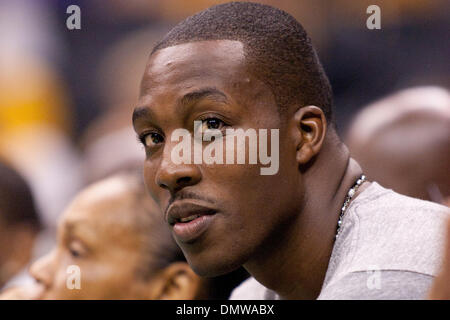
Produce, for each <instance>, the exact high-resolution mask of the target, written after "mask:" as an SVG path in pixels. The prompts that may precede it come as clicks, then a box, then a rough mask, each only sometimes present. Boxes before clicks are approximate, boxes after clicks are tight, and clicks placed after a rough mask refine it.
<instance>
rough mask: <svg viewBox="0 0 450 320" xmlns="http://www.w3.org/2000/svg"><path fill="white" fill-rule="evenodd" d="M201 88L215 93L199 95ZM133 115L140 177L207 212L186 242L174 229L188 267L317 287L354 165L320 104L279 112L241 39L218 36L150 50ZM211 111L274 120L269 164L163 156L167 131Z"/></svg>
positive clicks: (239, 121) (298, 291)
mask: <svg viewBox="0 0 450 320" xmlns="http://www.w3.org/2000/svg"><path fill="white" fill-rule="evenodd" d="M207 88H214V89H215V90H214V91H215V92H216V93H217V91H219V92H220V94H214V95H211V94H210V95H207V96H205V95H202V94H198V92H205V91H208V90H205V89H207ZM209 91H211V90H209ZM193 92H197V94H194V95H192V93H193ZM185 95H188V96H190V99H183V97H185ZM193 96H194V97H193ZM186 100H188V101H189V102H190V103H189V105H187V106H186V105H183V104H182V102H183V101H186ZM133 118H134V128H135V131H136V132H137V134H138V135H139V136H140V137H141V138H142V140H143V142H144V145H145V149H146V161H145V164H144V176H145V180H146V185H147V187H148V189H149V191H150V193H151V194H152V196H153V197H154V198H155V199H156V201H157V202H158V204H159V206H160V208H161V210H162V211H163V212H165V211H166V209H167V207H168V205H169V204H170V203H174V204H175V203H176V204H179V205H185V204H188V203H196V204H200V205H204V206H208V207H209V208H212V209H214V210H215V212H216V213H215V215H214V217H213V220H212V222H211V224H210V225H209V227H208V229H207V230H206V231H205V232H204V233H203V234H202V235H201V236H200V237H199V238H197V239H196V240H195V241H191V242H188V243H186V242H183V241H181V240H180V239H178V237H176V235H175V240H176V241H177V243H178V245H179V246H180V247H181V249H182V250H183V252H184V254H185V256H186V258H187V260H188V262H189V264H190V265H191V267H192V268H193V269H194V271H196V272H197V273H198V274H200V275H207V276H215V275H218V274H222V273H225V272H229V271H232V270H234V269H236V268H237V267H239V266H241V265H243V266H244V267H245V268H246V269H247V271H249V273H250V274H251V275H252V276H254V277H255V278H256V279H257V280H258V281H259V282H261V283H262V284H263V285H264V286H266V287H268V288H270V289H272V290H274V291H276V292H277V293H278V294H279V295H280V296H281V297H282V298H285V299H300V298H306V299H314V298H316V297H317V296H318V294H319V293H320V289H321V285H322V283H323V280H324V276H325V272H326V269H327V266H328V261H329V258H330V255H331V251H332V247H333V244H334V236H335V232H336V225H337V220H338V215H339V212H340V208H341V206H342V203H343V201H344V199H345V195H346V193H347V191H348V189H349V188H350V187H351V186H352V185H353V183H354V182H355V181H356V180H357V178H358V177H359V176H360V174H361V173H362V171H361V169H360V167H359V165H358V164H357V163H356V162H355V161H354V160H352V159H351V158H350V156H349V153H348V150H347V148H346V147H345V145H343V144H342V142H340V140H339V139H338V137H337V135H336V133H335V131H334V130H333V129H332V128H331V126H330V127H328V126H327V123H326V120H325V116H324V114H323V112H322V110H321V109H320V108H318V107H317V106H305V107H301V106H299V105H292V106H290V107H289V108H288V110H287V111H286V113H285V114H284V115H280V113H279V112H278V107H277V105H276V103H275V99H274V97H273V95H272V93H271V91H270V89H269V87H268V86H267V85H265V84H264V83H263V82H261V81H260V80H258V79H256V78H254V77H253V76H252V75H251V73H250V72H249V71H248V70H247V68H246V64H245V54H244V47H243V44H242V43H241V42H239V41H230V40H217V41H199V42H193V43H185V44H180V45H177V46H173V47H168V48H165V49H162V50H159V51H157V52H156V53H155V54H153V55H152V56H151V57H150V59H149V62H148V64H147V67H146V70H145V74H144V77H143V81H142V86H141V95H140V101H139V105H138V107H137V108H136V109H135V113H134V117H133ZM211 118H216V119H220V120H222V121H223V123H221V124H220V128H221V129H223V128H234V129H237V128H242V129H244V130H245V129H248V128H254V129H259V128H264V129H271V128H278V129H279V130H280V131H279V135H280V139H279V140H280V144H279V147H280V148H279V151H280V166H279V168H280V169H279V171H278V173H277V174H275V175H270V176H263V175H260V170H259V168H260V165H250V164H240V165H237V164H234V165H232V164H228V165H223V164H212V165H206V164H204V163H203V164H180V165H175V164H174V163H172V161H171V158H170V154H171V150H172V149H173V147H174V146H175V144H176V142H172V141H170V136H171V133H172V132H173V131H174V130H175V129H177V128H185V129H188V130H190V131H191V132H192V130H193V121H194V120H203V121H204V126H206V127H209V125H210V124H211V122H210V121H211V120H208V119H211ZM214 121H217V120H214ZM215 123H217V122H215ZM161 138H162V139H161ZM247 163H248V162H247ZM367 185H368V183H365V184H363V186H361V188H360V189H359V191H358V194H359V192H361V191H362V190H364V188H366V187H367ZM356 196H357V195H356ZM356 196H355V197H356ZM174 200H175V202H173V201H174ZM166 218H167V217H166ZM170 228H173V227H172V226H170ZM274 270H276V271H277V272H274Z"/></svg>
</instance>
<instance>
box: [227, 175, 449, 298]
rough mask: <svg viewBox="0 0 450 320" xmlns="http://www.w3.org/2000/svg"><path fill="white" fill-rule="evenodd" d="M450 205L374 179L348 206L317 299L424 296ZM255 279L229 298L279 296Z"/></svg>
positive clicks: (437, 264) (437, 258)
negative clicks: (399, 190) (398, 190)
mask: <svg viewBox="0 0 450 320" xmlns="http://www.w3.org/2000/svg"><path fill="white" fill-rule="evenodd" d="M449 217H450V209H449V208H447V207H445V206H441V205H438V204H435V203H432V202H429V201H424V200H419V199H414V198H410V197H406V196H403V195H400V194H398V193H396V192H394V191H392V190H389V189H385V188H383V187H382V186H380V185H379V184H378V183H376V182H372V184H371V185H370V186H369V187H368V188H367V189H366V190H364V191H363V192H361V194H360V195H359V196H358V197H356V198H355V199H354V200H353V201H352V202H351V203H350V206H349V207H348V209H347V211H346V213H345V216H344V219H343V224H342V227H341V233H340V235H339V237H338V239H337V240H336V243H335V244H334V247H333V252H332V254H331V258H330V262H329V264H328V269H327V273H326V276H325V281H324V283H323V286H322V290H321V292H320V295H319V297H318V299H326V300H329V299H330V300H331V299H424V298H426V295H427V293H428V290H429V288H430V286H431V283H432V280H433V278H434V276H436V274H437V272H438V271H439V268H440V266H441V260H442V257H443V247H444V238H445V234H444V226H445V222H446V221H447V219H448V218H449ZM278 298H279V297H278V296H277V295H276V294H275V292H273V291H271V290H268V289H267V288H265V287H264V286H262V285H261V284H260V283H259V282H257V281H256V280H255V279H254V278H249V279H247V280H246V281H244V282H243V283H242V284H241V285H240V286H239V287H237V288H236V289H235V290H234V291H233V293H232V294H231V297H230V299H231V300H249V299H255V300H264V299H278Z"/></svg>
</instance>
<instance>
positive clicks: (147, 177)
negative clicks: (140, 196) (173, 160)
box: [144, 161, 165, 205]
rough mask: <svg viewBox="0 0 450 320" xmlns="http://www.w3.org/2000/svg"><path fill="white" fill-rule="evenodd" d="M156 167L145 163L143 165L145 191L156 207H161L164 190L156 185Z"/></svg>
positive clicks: (147, 162)
mask: <svg viewBox="0 0 450 320" xmlns="http://www.w3.org/2000/svg"><path fill="white" fill-rule="evenodd" d="M156 172H157V167H156V165H155V164H153V163H151V162H149V161H145V163H144V181H145V186H146V188H147V191H148V192H149V193H150V195H151V196H152V197H153V199H155V201H156V203H157V204H158V205H161V201H162V196H163V195H164V191H165V190H164V189H163V188H161V187H159V186H158V185H157V184H156Z"/></svg>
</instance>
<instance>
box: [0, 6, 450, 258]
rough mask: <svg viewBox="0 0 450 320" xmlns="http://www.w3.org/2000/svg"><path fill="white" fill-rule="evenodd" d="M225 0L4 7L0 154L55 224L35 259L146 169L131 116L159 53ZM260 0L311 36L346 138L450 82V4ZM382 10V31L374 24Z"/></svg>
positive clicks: (0, 12) (47, 228)
mask: <svg viewBox="0 0 450 320" xmlns="http://www.w3.org/2000/svg"><path fill="white" fill-rule="evenodd" d="M222 2H226V1H212V0H86V1H75V0H70V1H66V0H59V1H57V0H39V1H35V0H14V1H13V0H10V1H8V0H0V48H1V50H0V158H1V159H2V161H4V162H6V163H8V164H9V165H10V166H12V167H14V168H15V169H16V170H17V171H18V172H19V173H20V174H21V175H22V176H23V177H24V178H25V180H26V181H27V182H28V183H29V185H30V187H31V189H32V191H33V194H34V197H35V202H36V206H37V209H38V212H39V215H40V217H41V220H42V223H43V225H44V232H42V234H40V235H39V238H38V240H37V241H36V243H38V244H37V245H35V248H34V249H33V250H34V256H40V255H42V254H43V253H45V252H46V251H47V250H48V248H50V247H51V246H52V241H53V240H52V239H54V232H55V227H56V222H57V217H58V216H59V215H60V214H61V212H62V210H63V209H64V207H65V206H66V205H67V203H68V202H69V201H70V199H71V198H72V197H73V195H74V194H75V193H76V192H77V191H78V190H80V189H81V188H82V187H84V186H85V185H86V184H88V183H90V182H92V181H94V180H97V179H99V178H102V177H105V176H107V175H108V174H110V173H112V172H114V171H116V170H117V169H119V168H124V167H128V166H129V167H131V166H134V165H135V164H136V163H140V162H142V160H143V156H144V152H143V151H142V150H141V147H140V146H139V145H138V143H137V140H136V138H135V135H134V133H133V130H132V128H131V112H132V107H133V106H134V104H135V102H136V100H137V97H138V88H139V82H140V78H141V76H142V73H143V70H144V66H145V63H146V60H147V57H148V55H149V53H150V51H151V49H152V47H153V45H154V44H155V42H156V41H157V40H158V39H159V38H161V37H162V36H163V35H164V34H165V32H167V31H168V30H169V29H170V28H171V27H173V26H174V25H175V24H176V23H177V22H179V21H180V20H182V19H184V18H186V17H187V16H189V15H191V14H193V13H195V12H197V11H200V10H202V9H205V8H207V7H209V6H211V5H214V4H218V3H222ZM257 2H260V3H265V4H270V5H273V6H275V7H278V8H281V9H283V10H285V11H287V12H289V13H290V14H292V15H293V16H294V17H296V18H297V19H298V20H299V21H300V22H301V23H302V25H303V26H304V27H305V29H306V30H307V32H308V33H309V34H310V36H311V38H312V40H313V43H314V45H315V46H316V49H317V51H318V54H319V56H320V58H321V61H322V63H323V65H324V68H325V70H326V72H327V74H328V76H329V78H330V81H331V84H332V87H333V90H334V97H335V108H336V110H337V112H336V120H337V125H338V131H339V132H340V133H341V134H344V132H346V129H347V127H348V126H349V124H350V123H351V121H352V119H353V118H354V117H355V115H356V113H357V111H358V110H360V109H361V108H363V107H364V106H366V105H368V104H370V103H372V102H373V101H376V100H378V99H380V98H382V97H385V96H387V95H390V94H392V93H394V92H396V91H398V90H401V89H405V88H410V87H418V86H439V87H441V88H444V89H448V88H449V86H450V77H449V74H450V66H449V57H450V41H449V38H450V37H449V30H450V23H449V17H448V12H449V9H450V2H449V1H445V0H442V1H441V0H429V1H426V0H386V1H375V0H370V1H369V0H367V1H366V0H359V1H354V0H353V1H351V0H333V1H326V0H277V1H275V0H272V1H257ZM72 4H76V5H78V6H79V7H80V8H81V30H68V28H67V27H66V19H67V18H68V17H69V14H67V13H66V9H67V7H68V6H69V5H72ZM373 4H376V5H378V6H379V7H380V8H381V29H380V30H369V29H368V28H367V27H366V20H367V18H368V16H369V14H367V13H366V9H367V7H368V6H369V5H373ZM444 92H445V91H444ZM444 95H445V93H444ZM447 95H448V92H447ZM445 99H447V100H446V101H447V102H445V103H446V107H447V108H448V107H449V105H448V97H447V98H445ZM445 99H444V100H445ZM0 179H1V177H0ZM2 245H3V246H5V245H6V244H5V243H3V244H0V246H2ZM0 249H1V247H0ZM0 251H1V250H0Z"/></svg>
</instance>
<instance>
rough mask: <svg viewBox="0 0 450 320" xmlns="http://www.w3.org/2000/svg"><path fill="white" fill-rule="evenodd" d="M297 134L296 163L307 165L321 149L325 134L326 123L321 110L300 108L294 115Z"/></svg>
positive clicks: (307, 107) (314, 107)
mask: <svg viewBox="0 0 450 320" xmlns="http://www.w3.org/2000/svg"><path fill="white" fill-rule="evenodd" d="M294 121H295V127H296V133H297V137H298V140H297V155H296V159H297V162H298V163H299V164H301V165H304V164H306V163H308V162H309V161H310V160H311V159H312V158H313V157H314V156H315V155H316V154H317V153H319V151H320V149H321V148H322V144H323V140H324V139H325V134H326V132H327V121H326V119H325V115H324V113H323V111H322V109H320V108H318V107H316V106H306V107H301V108H299V109H298V110H297V112H296V113H295V114H294Z"/></svg>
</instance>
